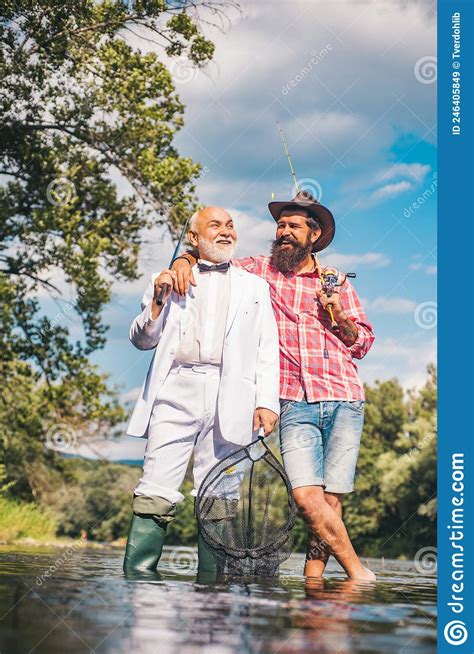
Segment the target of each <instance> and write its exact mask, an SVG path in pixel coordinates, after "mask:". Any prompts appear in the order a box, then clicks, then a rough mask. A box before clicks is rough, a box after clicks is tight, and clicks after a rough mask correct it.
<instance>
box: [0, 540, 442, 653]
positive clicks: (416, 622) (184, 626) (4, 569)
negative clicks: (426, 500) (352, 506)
mask: <svg viewBox="0 0 474 654" xmlns="http://www.w3.org/2000/svg"><path fill="white" fill-rule="evenodd" d="M122 557H123V552H122V550H120V549H113V548H111V549H104V550H95V549H82V548H81V549H80V548H70V549H69V550H60V549H56V548H54V549H53V548H49V549H48V548H44V549H38V548H37V549H35V550H32V549H31V548H25V547H23V548H16V549H13V548H9V547H1V548H0V628H1V637H0V652H1V653H2V654H20V653H21V654H23V653H27V652H28V653H33V652H34V653H37V654H41V653H44V654H46V653H47V654H79V653H81V654H82V653H83V652H84V653H92V652H94V654H99V653H105V652H107V653H108V652H110V653H112V652H113V653H114V654H118V653H121V652H127V653H128V652H134V653H135V652H136V653H137V654H138V653H143V654H148V653H150V654H152V653H153V654H155V653H159V654H168V653H170V654H171V653H173V654H176V653H182V654H190V653H194V652H200V653H201V652H202V653H203V654H209V653H211V652H212V653H213V654H227V653H228V654H236V653H237V652H239V654H240V653H243V654H246V653H253V652H258V653H260V652H262V653H272V654H273V653H275V654H276V653H278V654H290V653H291V654H298V653H300V652H301V653H303V652H322V653H324V654H333V653H336V652H337V653H338V654H346V653H356V652H357V653H363V652H367V653H368V652H376V653H382V652H383V653H384V654H389V653H392V652H393V653H395V652H397V653H400V654H419V653H420V654H421V653H422V652H423V653H425V652H435V651H436V579H435V577H434V576H433V575H432V574H427V573H425V574H420V572H419V571H417V569H416V567H415V565H414V563H413V562H406V561H405V562H401V561H387V560H386V561H381V560H368V561H367V563H366V562H365V560H364V563H365V564H368V565H369V566H370V567H371V568H372V569H373V570H374V572H375V573H376V574H377V577H378V581H377V583H376V584H370V585H361V584H357V583H353V582H351V581H349V580H347V579H346V578H345V576H344V574H343V573H342V572H341V570H340V569H339V568H338V566H337V564H336V563H333V564H331V563H330V565H329V566H328V576H327V578H326V579H325V580H324V581H318V580H312V581H311V582H307V583H306V584H305V580H304V577H303V576H302V574H301V573H302V569H303V557H302V556H301V555H293V556H292V557H291V558H290V559H289V560H288V561H287V562H286V563H285V564H284V565H283V566H282V567H281V569H280V576H279V577H276V578H271V579H263V580H262V579H260V580H258V581H256V580H242V579H238V578H233V579H228V580H225V581H224V580H220V581H219V582H215V581H211V580H206V579H196V573H195V562H196V555H195V552H194V551H193V550H191V549H189V548H174V549H173V548H171V547H170V548H166V551H165V553H164V556H163V559H162V562H160V571H161V575H162V578H161V579H156V580H127V579H125V577H124V576H123V574H122V569H121V566H122Z"/></svg>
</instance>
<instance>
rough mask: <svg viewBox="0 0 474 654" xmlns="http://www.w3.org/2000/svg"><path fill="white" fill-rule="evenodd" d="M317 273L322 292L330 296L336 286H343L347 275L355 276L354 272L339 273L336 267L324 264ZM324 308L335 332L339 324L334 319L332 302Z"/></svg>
mask: <svg viewBox="0 0 474 654" xmlns="http://www.w3.org/2000/svg"><path fill="white" fill-rule="evenodd" d="M319 274H320V278H321V284H322V289H323V291H324V293H325V294H326V295H327V297H331V295H333V293H334V291H335V290H336V288H337V287H339V286H343V284H345V282H346V280H347V278H348V277H349V278H351V279H353V278H354V277H356V273H345V274H344V273H341V272H340V271H339V270H338V269H337V268H330V267H329V266H326V267H325V268H321V270H320V273H319ZM326 309H327V311H328V313H329V316H330V318H331V329H332V331H333V332H336V331H337V330H338V329H339V326H338V324H337V322H336V321H335V319H334V314H333V312H332V304H328V305H327V306H326Z"/></svg>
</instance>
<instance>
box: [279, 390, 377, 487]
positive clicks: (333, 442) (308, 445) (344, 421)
mask: <svg viewBox="0 0 474 654" xmlns="http://www.w3.org/2000/svg"><path fill="white" fill-rule="evenodd" d="M280 404H281V413H280V451H281V455H282V457H283V463H284V466H285V470H286V472H287V474H288V477H289V478H290V482H291V486H292V488H299V487H301V486H324V487H325V488H324V490H326V491H328V492H330V493H350V492H351V491H352V490H353V489H354V477H355V469H356V463H357V457H358V455H359V444H360V437H361V434H362V428H363V426H364V405H365V402H364V401H363V400H358V401H356V402H347V401H341V400H336V401H327V402H306V401H303V402H296V401H292V400H280Z"/></svg>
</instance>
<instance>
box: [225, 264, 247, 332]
mask: <svg viewBox="0 0 474 654" xmlns="http://www.w3.org/2000/svg"><path fill="white" fill-rule="evenodd" d="M229 274H230V299H229V310H228V312H227V323H226V327H225V335H226V336H227V334H228V333H229V330H230V328H231V327H232V323H233V322H234V319H235V316H236V314H237V310H238V308H239V305H240V302H241V300H242V296H243V293H244V287H245V277H244V274H243V272H242V271H241V270H240V269H239V268H235V267H234V266H233V265H232V264H231V265H230V268H229Z"/></svg>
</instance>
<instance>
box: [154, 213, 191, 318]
mask: <svg viewBox="0 0 474 654" xmlns="http://www.w3.org/2000/svg"><path fill="white" fill-rule="evenodd" d="M190 220H191V216H188V219H187V220H186V222H185V223H184V227H183V229H182V230H181V235H180V237H179V240H178V242H177V244H176V247H175V249H174V252H173V256H172V257H171V261H170V265H169V266H168V268H171V266H172V265H173V262H174V260H175V259H176V257H177V255H178V252H179V250H180V248H181V243H182V241H183V238H184V235H185V234H186V231H187V229H188V225H189V221H190ZM169 288H170V285H169V284H162V286H161V288H160V292H159V294H158V297H157V298H156V304H157V305H158V306H159V307H161V306H163V298H164V297H165V294H166V293H167V292H168V290H169Z"/></svg>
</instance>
